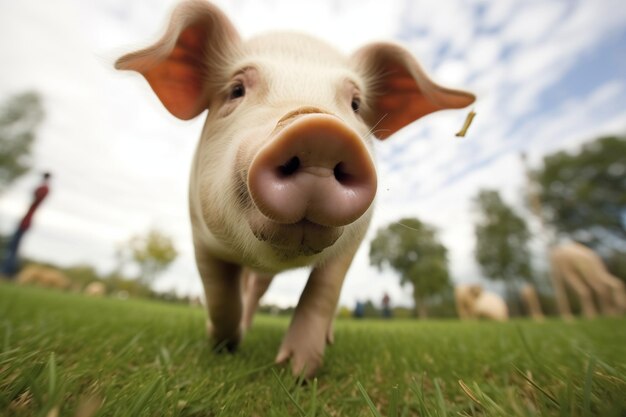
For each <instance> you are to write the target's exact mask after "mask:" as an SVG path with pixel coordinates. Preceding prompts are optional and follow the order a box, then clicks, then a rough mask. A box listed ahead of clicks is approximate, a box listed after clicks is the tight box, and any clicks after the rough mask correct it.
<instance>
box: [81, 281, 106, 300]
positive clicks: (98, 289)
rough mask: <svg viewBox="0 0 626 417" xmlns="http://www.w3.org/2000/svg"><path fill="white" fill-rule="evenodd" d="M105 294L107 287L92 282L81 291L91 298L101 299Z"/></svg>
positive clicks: (98, 282) (100, 283)
mask: <svg viewBox="0 0 626 417" xmlns="http://www.w3.org/2000/svg"><path fill="white" fill-rule="evenodd" d="M106 293H107V287H106V286H105V285H104V283H102V282H100V281H92V282H90V283H89V284H87V286H86V287H85V289H84V290H83V294H85V295H89V296H92V297H103V296H105V295H106Z"/></svg>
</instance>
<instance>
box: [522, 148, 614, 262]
mask: <svg viewBox="0 0 626 417" xmlns="http://www.w3.org/2000/svg"><path fill="white" fill-rule="evenodd" d="M532 178H533V180H534V181H535V183H536V184H538V185H539V190H538V193H539V200H540V202H541V211H542V215H543V218H544V219H545V221H546V223H548V224H549V225H550V226H552V227H553V228H554V230H555V231H556V233H557V234H558V235H560V236H569V237H572V238H574V239H575V240H577V241H579V242H581V243H583V244H585V245H587V246H590V247H592V248H594V249H596V250H598V251H600V252H604V253H605V254H606V252H607V250H610V249H613V250H615V249H619V248H622V249H623V248H624V247H625V246H626V137H616V136H608V137H602V138H599V139H597V140H595V141H593V142H590V143H588V144H586V145H584V146H583V147H582V148H581V149H580V150H579V151H578V152H573V153H568V152H557V153H554V154H552V155H548V156H546V157H545V158H544V160H543V166H542V167H541V168H539V169H537V170H536V171H534V172H533V173H532ZM603 250H604V251H603Z"/></svg>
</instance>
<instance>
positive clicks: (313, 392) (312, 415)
mask: <svg viewBox="0 0 626 417" xmlns="http://www.w3.org/2000/svg"><path fill="white" fill-rule="evenodd" d="M316 414H317V378H313V384H312V387H311V408H310V410H309V413H308V415H309V416H310V417H315V415H316Z"/></svg>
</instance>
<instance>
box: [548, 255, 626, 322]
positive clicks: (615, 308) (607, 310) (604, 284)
mask: <svg viewBox="0 0 626 417" xmlns="http://www.w3.org/2000/svg"><path fill="white" fill-rule="evenodd" d="M550 266H551V269H552V274H551V275H552V284H553V286H554V292H555V297H556V301H557V307H558V309H559V313H560V314H561V316H563V317H567V318H571V317H572V310H571V308H570V304H569V301H568V299H567V292H566V289H565V286H566V285H567V286H568V287H569V288H571V289H572V290H573V292H574V293H575V294H576V296H577V297H578V299H579V300H580V304H581V307H582V311H583V315H584V316H585V317H589V318H591V317H595V316H596V315H597V314H598V309H597V308H596V303H595V302H594V296H595V298H596V301H597V303H598V305H599V308H600V311H601V312H602V313H603V314H609V315H615V314H620V313H623V312H624V311H626V290H625V289H624V283H623V282H622V281H620V280H619V278H617V277H616V276H614V275H612V274H611V273H610V272H609V271H607V269H606V267H605V266H604V263H603V262H602V259H601V258H600V257H599V256H598V255H597V254H596V253H595V252H594V251H593V250H591V249H589V248H588V247H586V246H584V245H582V244H580V243H576V242H573V243H567V244H563V245H560V246H556V247H554V248H552V250H551V251H550Z"/></svg>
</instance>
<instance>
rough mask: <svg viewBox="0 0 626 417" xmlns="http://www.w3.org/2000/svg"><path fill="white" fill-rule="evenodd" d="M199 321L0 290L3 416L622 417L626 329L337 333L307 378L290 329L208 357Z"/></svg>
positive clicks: (543, 326)
mask: <svg viewBox="0 0 626 417" xmlns="http://www.w3.org/2000/svg"><path fill="white" fill-rule="evenodd" d="M204 319H205V316H204V311H203V310H201V309H197V308H191V307H184V306H175V305H167V304H160V303H155V302H148V301H136V300H128V301H122V300H114V299H90V298H86V297H83V296H80V295H76V294H66V293H58V292H53V291H46V290H41V289H35V288H22V287H16V286H13V285H10V284H0V415H2V416H42V417H53V416H57V415H60V416H77V417H88V416H132V417H139V416H259V417H272V416H302V417H304V416H307V417H313V416H349V417H359V416H384V417H400V416H433V417H434V416H438V417H444V416H448V417H451V416H581V417H587V416H603V417H610V416H625V415H626V379H625V375H626V320H625V319H623V318H603V319H597V320H577V321H574V322H572V323H564V322H561V321H559V320H547V321H546V322H544V323H533V322H530V321H526V320H514V321H512V322H509V323H505V324H501V323H488V322H472V323H461V322H458V321H452V320H449V321H443V320H442V321H437V320H432V321H424V322H420V321H409V320H405V321H401V320H397V321H383V320H369V321H351V320H343V321H342V320H340V321H338V322H337V324H336V344H335V345H334V346H332V347H330V348H329V349H327V352H326V357H325V364H324V367H323V369H322V371H321V373H320V374H319V375H318V377H317V378H316V379H314V380H313V381H309V382H308V383H306V384H302V383H301V381H298V379H297V378H293V377H292V376H291V375H290V373H289V371H288V369H287V368H285V367H281V366H275V365H273V359H274V356H275V354H276V351H277V349H278V346H279V344H280V341H281V338H282V335H283V333H284V331H285V330H286V327H287V325H288V319H287V318H280V317H269V316H259V317H257V319H256V322H255V325H254V328H253V329H252V331H251V332H250V333H249V334H248V335H247V337H246V339H245V340H244V342H243V344H242V346H241V347H240V349H239V351H238V352H237V353H236V354H234V355H231V354H216V353H213V352H212V351H211V349H210V347H209V344H208V342H207V339H206V337H205V334H204Z"/></svg>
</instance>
